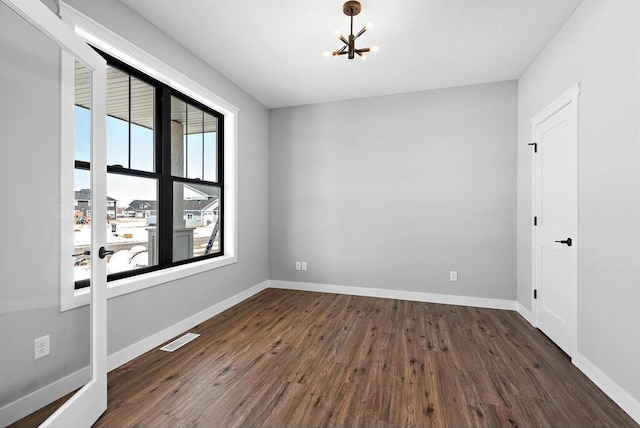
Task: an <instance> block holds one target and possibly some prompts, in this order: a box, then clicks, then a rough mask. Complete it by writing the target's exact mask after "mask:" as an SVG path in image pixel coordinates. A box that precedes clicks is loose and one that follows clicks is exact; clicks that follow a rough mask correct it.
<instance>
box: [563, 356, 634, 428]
mask: <svg viewBox="0 0 640 428" xmlns="http://www.w3.org/2000/svg"><path fill="white" fill-rule="evenodd" d="M573 364H574V365H575V366H576V367H577V368H579V369H580V371H582V373H584V374H585V375H587V377H588V378H589V379H591V381H592V382H593V383H595V384H596V385H597V386H598V388H600V389H601V390H602V391H604V393H605V394H607V395H608V396H609V398H611V399H612V400H613V401H614V402H615V403H616V404H617V405H618V406H620V407H621V408H622V410H624V411H625V412H627V414H628V415H629V416H631V417H632V418H633V420H635V421H636V422H637V423H639V424H640V402H639V401H638V400H637V399H635V398H634V397H633V396H631V394H629V393H628V392H627V391H625V390H624V389H623V388H621V387H620V386H619V385H618V384H617V383H615V382H614V381H613V380H612V379H611V378H610V377H609V376H607V375H606V374H604V373H603V372H602V371H601V370H600V369H599V368H598V367H596V366H595V365H594V364H593V363H591V361H589V360H587V359H586V358H585V357H584V355H582V354H578V356H577V357H576V358H574V359H573Z"/></svg>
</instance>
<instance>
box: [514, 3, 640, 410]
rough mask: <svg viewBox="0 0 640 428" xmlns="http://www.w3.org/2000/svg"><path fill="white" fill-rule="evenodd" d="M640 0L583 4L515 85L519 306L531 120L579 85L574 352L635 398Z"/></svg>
mask: <svg viewBox="0 0 640 428" xmlns="http://www.w3.org/2000/svg"><path fill="white" fill-rule="evenodd" d="M638 16H639V15H638V2H636V1H630V0H629V1H627V0H615V1H613V0H611V1H601V0H584V2H583V3H582V4H581V5H580V6H579V7H578V9H577V10H576V11H575V12H574V14H573V16H572V17H571V18H570V19H569V20H568V21H567V23H566V24H565V25H564V27H563V28H562V29H561V30H560V31H559V32H558V34H557V35H556V37H555V38H554V39H553V40H552V41H551V43H549V45H548V46H547V47H546V48H545V49H544V51H543V52H542V53H541V54H540V55H539V57H538V58H537V59H536V60H535V61H534V63H533V64H532V65H531V66H530V67H529V69H528V70H527V71H526V72H525V73H524V75H523V76H522V77H521V79H520V81H519V84H518V129H519V138H518V139H519V144H518V301H519V302H520V303H521V304H522V305H523V306H524V307H526V308H531V294H532V293H531V227H530V221H531V215H532V212H531V153H530V148H529V147H527V146H526V143H527V142H528V141H530V140H529V139H530V138H531V125H530V122H529V120H530V119H531V117H533V116H534V115H535V114H536V113H537V112H539V111H540V110H542V109H543V108H544V107H546V106H547V105H548V104H549V103H550V102H552V101H553V100H554V99H555V98H557V97H558V96H559V95H561V94H562V93H563V92H564V91H566V90H567V89H569V87H570V86H571V85H573V84H574V83H576V82H581V85H582V91H581V92H582V93H581V95H580V99H579V155H578V162H579V167H578V169H579V183H578V186H579V209H580V211H579V213H580V214H579V232H578V233H579V238H578V241H577V242H578V254H579V256H578V257H579V261H578V263H579V268H578V269H579V299H578V302H579V339H578V351H579V353H580V354H581V355H582V356H584V357H586V358H587V359H588V360H589V361H591V362H592V363H593V364H595V365H596V366H597V367H598V368H599V369H600V370H601V371H602V372H604V373H605V374H606V375H607V376H609V377H610V378H611V379H613V381H615V382H617V383H618V385H620V386H621V387H623V388H624V389H625V390H626V391H628V392H629V393H630V394H632V396H634V397H636V400H637V399H638V397H640V376H638V373H640V358H638V355H640V340H638V334H637V331H636V330H637V327H638V325H640V315H639V314H640V311H638V302H640V287H639V286H638V278H640V259H639V255H640V226H639V225H640V222H639V221H638V219H640V197H639V195H640V192H639V184H640V165H639V160H640V150H639V149H640V143H639V134H638V118H639V113H640V112H639V109H638V92H639V88H638V78H639V75H640V74H639V72H640V70H639V68H638V52H639V46H638Z"/></svg>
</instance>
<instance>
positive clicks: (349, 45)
mask: <svg viewBox="0 0 640 428" xmlns="http://www.w3.org/2000/svg"><path fill="white" fill-rule="evenodd" d="M361 9H362V6H361V5H360V2H358V1H355V0H350V1H348V2H346V3H345V4H344V5H343V6H342V11H343V12H344V14H345V15H347V16H349V17H351V32H350V33H349V38H348V39H347V38H345V37H344V36H343V35H342V34H340V32H339V31H336V35H337V36H338V39H339V40H340V41H341V42H342V43H344V46H342V47H341V48H340V49H338V50H337V51H333V52H325V53H324V54H323V55H324V56H339V55H348V58H349V59H353V58H355V56H356V55H358V56H359V57H360V58H362V59H367V56H366V55H365V54H366V53H367V52H376V51H377V50H378V48H377V47H372V48H362V49H356V46H355V45H356V39H357V38H358V37H360V36H362V35H363V34H364V33H365V31H367V30H368V29H370V28H371V27H373V23H372V22H370V23H368V24H367V25H365V26H364V27H362V30H360V32H359V33H358V34H356V35H355V36H354V35H353V17H354V16H356V15H357V14H359V13H360V10H361Z"/></svg>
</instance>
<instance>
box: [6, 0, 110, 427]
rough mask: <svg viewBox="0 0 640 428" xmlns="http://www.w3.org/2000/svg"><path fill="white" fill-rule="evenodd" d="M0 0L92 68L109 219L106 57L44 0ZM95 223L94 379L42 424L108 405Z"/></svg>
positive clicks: (96, 190)
mask: <svg viewBox="0 0 640 428" xmlns="http://www.w3.org/2000/svg"><path fill="white" fill-rule="evenodd" d="M0 1H2V2H3V3H4V4H6V5H7V6H8V7H9V8H11V9H12V10H13V11H15V12H16V13H17V14H18V15H20V16H21V17H22V18H23V19H25V20H26V21H27V22H28V23H30V24H31V25H33V26H34V27H35V28H36V29H37V30H38V31H40V32H41V33H42V34H43V35H44V36H46V37H47V38H49V39H50V40H51V41H53V42H54V43H55V44H57V45H58V46H59V47H60V48H61V49H62V51H66V52H67V53H69V54H71V55H73V56H75V57H76V58H78V59H79V60H80V61H82V62H83V64H84V65H85V66H86V67H87V68H88V69H89V70H91V75H92V114H91V122H92V126H91V188H92V191H91V204H92V210H93V213H94V215H95V216H96V218H106V215H107V207H106V205H107V202H106V200H107V196H106V174H105V173H104V171H106V145H105V138H106V62H105V61H104V59H103V58H102V57H101V56H100V55H98V54H97V53H96V52H95V51H94V50H93V49H91V48H90V47H89V45H87V43H86V42H85V41H84V40H82V39H81V38H80V37H78V36H77V35H76V34H74V32H73V31H72V29H71V28H69V26H67V25H66V24H64V23H63V22H62V20H61V19H59V18H58V17H57V16H56V15H55V14H54V13H53V12H52V11H51V10H49V9H48V8H47V7H46V6H45V5H44V4H43V3H42V2H40V1H33V0H0ZM62 184H64V183H62ZM92 226H93V227H92V230H91V301H90V311H89V312H90V335H91V340H90V346H91V357H90V362H91V379H90V380H89V381H88V382H87V383H86V384H85V385H84V386H83V387H82V388H80V390H79V391H78V392H76V393H75V394H74V395H73V396H72V397H71V398H70V399H69V400H67V401H66V402H65V403H64V404H63V405H62V406H61V407H60V408H59V409H58V410H56V412H54V413H53V414H52V415H51V416H50V417H49V418H48V419H47V420H46V421H44V422H43V423H42V425H40V426H41V427H53V428H56V427H85V426H91V425H92V424H93V423H94V422H95V421H96V420H97V419H98V418H99V417H100V415H101V414H102V413H103V412H104V411H105V410H106V408H107V300H106V282H107V281H106V278H107V275H106V261H105V260H104V259H100V258H99V257H98V248H100V247H102V246H104V245H105V241H106V224H104V222H99V221H98V222H94V224H93V225H92ZM69 250H70V251H71V249H69Z"/></svg>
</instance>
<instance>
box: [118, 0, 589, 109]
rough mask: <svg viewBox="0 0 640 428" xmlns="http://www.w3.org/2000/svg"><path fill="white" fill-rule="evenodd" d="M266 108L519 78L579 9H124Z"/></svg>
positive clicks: (233, 3) (283, 1) (540, 4)
mask: <svg viewBox="0 0 640 428" xmlns="http://www.w3.org/2000/svg"><path fill="white" fill-rule="evenodd" d="M121 1H122V2H123V3H124V4H125V5H127V6H128V7H129V8H131V9H133V10H134V11H135V12H137V13H138V14H140V15H141V16H142V17H143V18H145V19H146V20H147V21H149V22H151V23H152V24H154V25H155V26H156V27H158V28H160V29H161V30H162V31H163V32H164V33H166V34H168V35H169V36H170V37H172V38H173V39H174V40H176V41H177V42H178V43H180V44H181V45H182V46H184V47H185V48H187V49H188V50H190V51H191V52H193V53H194V54H195V55H197V56H198V57H200V58H201V59H203V60H204V61H205V62H207V63H208V64H209V65H211V67H213V68H214V69H215V70H217V71H218V72H220V73H221V74H223V75H224V76H225V77H227V78H228V79H230V80H231V81H232V82H234V83H235V84H236V85H238V86H239V87H240V88H242V89H243V90H245V91H246V92H247V93H249V94H250V95H251V96H253V97H254V98H256V99H257V100H258V101H260V102H261V103H262V104H263V105H265V106H266V107H268V108H277V107H285V106H294V105H303V104H314V103H320V102H328V101H338V100H345V99H354V98H364V97H371V96H377V95H388V94H397V93H403V92H413V91H419V90H425V89H434V88H444V87H451V86H461V85H469V84H477V83H485V82H496V81H504V80H511V79H517V78H519V77H520V75H521V74H522V73H523V72H524V71H525V70H526V68H527V66H528V65H529V64H530V63H531V62H532V61H533V59H534V58H535V57H536V55H538V53H539V52H540V51H541V50H542V49H543V48H544V46H545V45H546V44H547V43H548V42H549V41H550V40H551V38H552V37H553V36H554V34H555V33H556V32H557V31H558V29H559V28H560V27H561V26H562V24H563V23H564V22H565V21H566V19H567V18H568V17H569V16H570V15H571V13H572V12H573V11H574V10H575V8H576V7H577V6H578V5H579V4H580V2H581V1H582V0H392V1H390V0H361V3H362V12H361V13H360V14H359V15H357V16H355V17H354V33H356V32H357V31H359V30H360V28H362V27H363V26H364V25H365V24H367V23H368V22H369V21H371V22H373V23H374V26H373V28H372V29H370V30H369V31H367V32H366V33H365V34H364V35H362V36H361V37H360V38H359V39H358V40H357V41H356V48H360V47H367V46H378V47H379V49H380V50H379V52H376V53H371V54H369V55H368V59H367V60H366V61H362V60H360V59H358V58H357V57H356V58H355V59H353V60H349V59H347V57H346V56H340V57H325V56H323V55H322V53H323V52H325V51H333V50H337V49H339V48H340V47H341V46H342V43H341V42H340V41H339V40H337V37H336V35H335V30H339V31H340V32H341V33H342V34H344V35H345V36H346V35H348V33H349V18H348V17H347V16H346V15H344V14H343V12H342V5H343V3H344V0H321V1H320V0H316V1H310V0H270V1H267V0H242V1H237V0H189V1H186V0H183V1H179V2H176V1H175V0H121Z"/></svg>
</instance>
